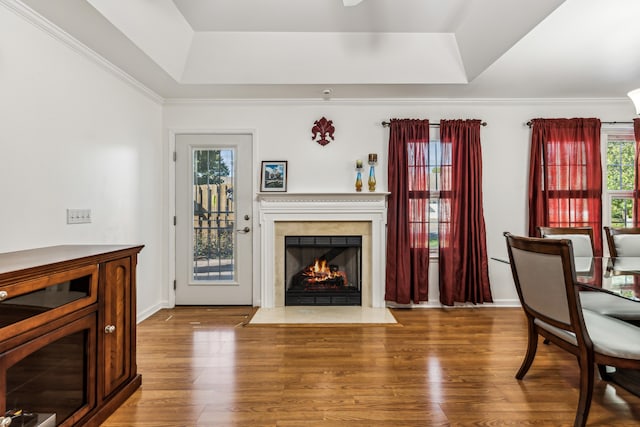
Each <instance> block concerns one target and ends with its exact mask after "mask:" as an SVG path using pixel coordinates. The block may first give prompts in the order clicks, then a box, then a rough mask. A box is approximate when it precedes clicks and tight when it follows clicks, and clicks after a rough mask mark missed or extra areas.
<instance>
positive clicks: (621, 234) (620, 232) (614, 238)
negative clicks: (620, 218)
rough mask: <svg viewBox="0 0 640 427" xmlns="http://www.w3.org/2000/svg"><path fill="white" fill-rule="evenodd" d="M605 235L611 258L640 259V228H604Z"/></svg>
mask: <svg viewBox="0 0 640 427" xmlns="http://www.w3.org/2000/svg"><path fill="white" fill-rule="evenodd" d="M604 233H605V235H606V236H607V246H608V247H609V255H610V256H611V257H614V258H618V257H640V227H624V228H612V227H604Z"/></svg>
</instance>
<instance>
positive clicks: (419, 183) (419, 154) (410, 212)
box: [385, 119, 429, 304]
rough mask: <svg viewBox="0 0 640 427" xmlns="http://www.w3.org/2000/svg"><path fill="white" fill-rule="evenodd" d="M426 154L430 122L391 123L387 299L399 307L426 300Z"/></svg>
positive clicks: (397, 120) (427, 272)
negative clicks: (399, 305)
mask: <svg viewBox="0 0 640 427" xmlns="http://www.w3.org/2000/svg"><path fill="white" fill-rule="evenodd" d="M428 153H429V121H428V120H410V119H402V120H400V119H393V120H391V124H390V132H389V159H388V186H389V192H390V193H391V194H390V195H389V199H388V204H387V268H386V289H385V300H387V301H394V302H397V303H399V304H409V303H411V302H414V303H416V304H417V303H419V302H420V301H426V300H427V297H428V291H429V238H428V236H429V223H428V220H429V182H428V180H429V168H428V167H427V166H428V165H427V164H426V161H425V159H426V158H428Z"/></svg>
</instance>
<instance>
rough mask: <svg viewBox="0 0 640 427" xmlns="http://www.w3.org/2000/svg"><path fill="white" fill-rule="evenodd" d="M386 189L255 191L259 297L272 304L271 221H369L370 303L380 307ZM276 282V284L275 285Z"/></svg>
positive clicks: (266, 304) (273, 303)
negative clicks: (258, 253) (346, 191)
mask: <svg viewBox="0 0 640 427" xmlns="http://www.w3.org/2000/svg"><path fill="white" fill-rule="evenodd" d="M388 195H389V193H383V192H380V193H377V192H370V193H258V195H257V200H258V202H259V213H260V249H261V251H260V253H261V260H260V261H261V262H260V264H261V267H260V301H259V305H260V306H261V307H264V308H273V307H275V303H276V301H275V287H276V286H277V285H276V284H275V273H274V270H275V250H274V245H275V225H276V223H277V222H295V221H346V222H348V221H364V222H369V223H371V246H372V250H371V266H372V269H371V306H372V307H374V308H383V307H384V306H385V303H384V280H385V262H384V260H385V255H386V253H385V252H386V221H387V203H386V202H387V196H388ZM278 286H279V285H278Z"/></svg>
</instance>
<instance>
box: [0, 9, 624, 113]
mask: <svg viewBox="0 0 640 427" xmlns="http://www.w3.org/2000/svg"><path fill="white" fill-rule="evenodd" d="M0 1H2V0H0ZM585 103H588V104H625V105H626V104H628V103H629V98H627V97H620V98H341V99H330V100H326V99H319V98H280V99H278V98H264V99H263V98H242V99H239V98H233V99H231V98H229V99H222V98H165V100H164V104H165V105H198V104H200V105H245V106H246V105H257V106H258V105H285V106H286V105H327V106H329V105H335V106H339V105H383V106H389V105H420V106H425V105H548V104H565V105H566V104H585Z"/></svg>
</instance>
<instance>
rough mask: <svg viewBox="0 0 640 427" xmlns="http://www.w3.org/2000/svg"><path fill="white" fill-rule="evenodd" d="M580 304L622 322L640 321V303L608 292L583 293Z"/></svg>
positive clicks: (581, 293)
mask: <svg viewBox="0 0 640 427" xmlns="http://www.w3.org/2000/svg"><path fill="white" fill-rule="evenodd" d="M580 303H581V304H582V308H586V309H588V310H591V311H595V312H596V313H600V314H604V315H607V316H611V317H615V318H617V319H622V320H627V321H631V320H640V301H631V300H628V299H626V298H623V297H619V296H617V295H611V294H608V293H606V292H598V291H581V292H580Z"/></svg>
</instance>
